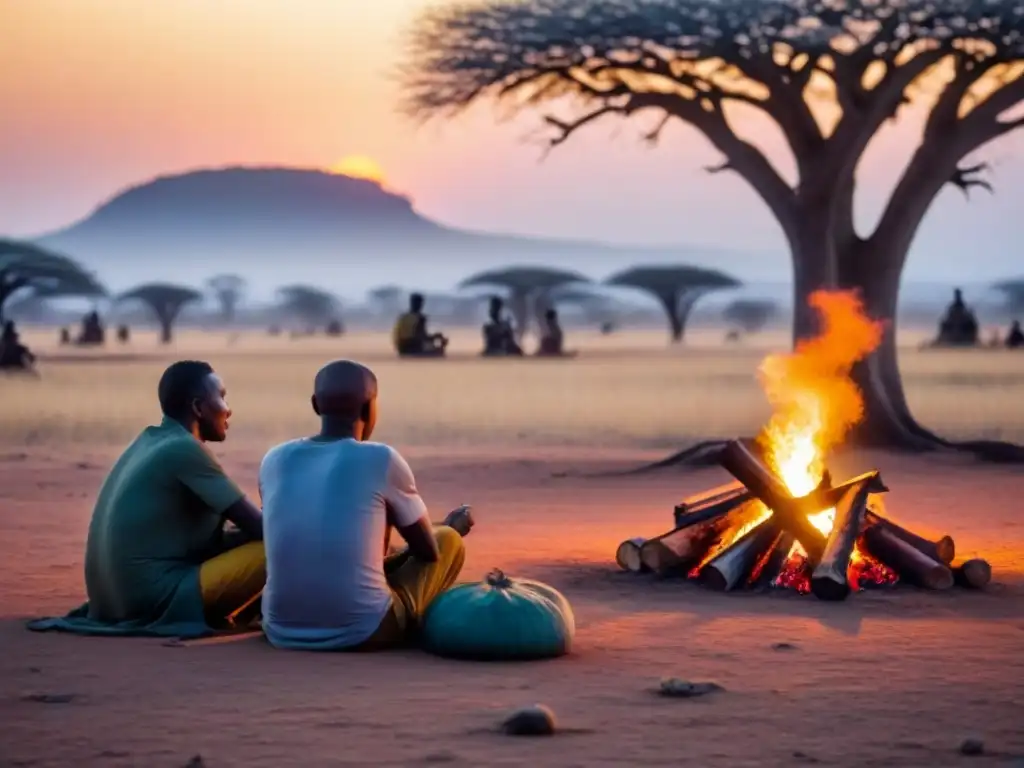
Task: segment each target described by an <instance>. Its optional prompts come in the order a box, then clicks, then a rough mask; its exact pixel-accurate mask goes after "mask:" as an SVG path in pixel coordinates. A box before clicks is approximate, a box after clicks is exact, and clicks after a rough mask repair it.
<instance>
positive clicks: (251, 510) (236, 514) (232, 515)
mask: <svg viewBox="0 0 1024 768" xmlns="http://www.w3.org/2000/svg"><path fill="white" fill-rule="evenodd" d="M224 517H226V518H227V519H228V520H229V521H230V522H232V523H234V524H235V527H237V528H238V530H240V531H241V532H242V533H243V534H244V535H245V537H246V538H247V539H249V540H250V541H263V513H262V512H260V510H259V509H258V508H257V507H256V505H255V504H253V503H252V502H251V501H249V499H247V498H246V497H245V496H243V497H242V498H240V499H239V500H238V501H236V502H235V503H234V504H232V505H231V506H230V507H228V508H227V509H226V510H225V511H224Z"/></svg>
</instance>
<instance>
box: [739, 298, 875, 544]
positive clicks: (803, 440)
mask: <svg viewBox="0 0 1024 768" xmlns="http://www.w3.org/2000/svg"><path fill="white" fill-rule="evenodd" d="M808 303H809V305H810V306H811V307H813V308H814V309H816V310H817V311H818V313H819V314H820V316H821V320H822V332H821V333H820V334H819V335H818V336H816V337H814V338H812V339H808V340H806V341H802V342H800V343H799V344H798V345H797V347H796V349H795V350H794V351H793V352H791V353H787V354H776V355H769V356H768V357H767V358H765V360H764V361H763V363H762V364H761V367H760V369H759V370H758V377H759V379H760V381H761V385H762V387H763V388H764V391H765V394H766V396H767V397H768V402H769V403H770V404H771V406H772V416H771V418H770V419H769V421H768V424H767V425H766V426H765V428H764V430H763V431H762V433H761V435H760V436H759V437H758V442H759V444H760V446H761V448H762V449H763V451H764V454H765V457H766V459H767V461H768V464H769V466H771V468H772V469H774V470H775V472H777V473H778V475H779V477H781V478H782V480H783V481H784V482H785V484H786V487H787V488H788V489H789V491H790V493H792V494H793V495H794V496H803V495H805V494H808V493H810V492H811V491H813V490H814V489H815V488H816V487H817V486H818V484H819V483H820V482H821V479H822V476H823V474H824V471H825V457H826V456H827V455H828V454H829V452H830V451H831V450H832V449H833V448H835V447H836V446H838V445H840V444H841V443H842V442H843V440H844V439H845V438H846V436H847V434H848V433H849V431H850V429H851V428H852V427H853V426H854V425H856V424H857V422H859V421H860V420H861V418H863V415H864V401H863V398H862V396H861V392H860V389H859V388H858V387H857V384H856V383H855V382H854V381H853V379H852V378H850V372H851V371H852V369H853V366H854V365H855V364H856V363H857V362H859V361H861V360H863V359H864V358H865V357H867V356H868V355H869V354H870V353H871V352H872V351H873V350H874V349H875V348H876V347H877V346H878V345H879V343H880V342H881V340H882V332H883V324H882V323H880V322H876V321H874V320H872V319H871V318H869V317H868V316H867V315H866V314H865V313H864V306H863V304H862V302H861V300H860V298H859V297H858V295H857V294H856V293H854V292H852V291H815V292H814V293H812V294H811V295H810V296H809V297H808ZM834 518H835V510H834V509H829V510H825V511H824V512H821V513H819V514H817V515H813V516H811V517H810V518H809V519H810V522H811V523H812V524H813V525H814V527H815V528H817V529H818V530H820V531H821V532H822V533H824V534H825V535H826V536H827V535H828V534H829V533H830V532H831V530H832V523H833V520H834Z"/></svg>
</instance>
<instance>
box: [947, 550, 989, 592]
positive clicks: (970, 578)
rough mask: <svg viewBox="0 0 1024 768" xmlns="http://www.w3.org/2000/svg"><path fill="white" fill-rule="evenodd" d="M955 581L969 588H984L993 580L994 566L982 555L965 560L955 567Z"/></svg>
mask: <svg viewBox="0 0 1024 768" xmlns="http://www.w3.org/2000/svg"><path fill="white" fill-rule="evenodd" d="M953 581H954V582H955V583H956V584H958V585H959V586H961V587H967V588H968V589H984V588H985V587H986V586H988V583H989V582H990V581H992V566H991V565H989V564H988V562H987V561H985V560H982V559H981V558H980V557H979V558H973V559H971V560H965V561H964V562H962V563H961V564H960V565H957V566H954V567H953Z"/></svg>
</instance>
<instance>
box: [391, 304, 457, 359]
mask: <svg viewBox="0 0 1024 768" xmlns="http://www.w3.org/2000/svg"><path fill="white" fill-rule="evenodd" d="M423 303H424V300H423V295H422V294H420V293H414V294H412V295H411V296H410V297H409V311H408V312H406V313H405V314H403V315H402V316H401V317H399V318H398V322H396V323H395V328H394V331H393V334H392V336H393V339H392V340H393V342H394V345H395V350H396V351H397V352H398V354H399V355H401V356H407V355H418V356H426V357H441V356H443V355H444V352H445V349H446V348H447V347H448V339H447V338H446V337H445V336H444V334H441V333H429V332H428V331H427V316H426V315H424V314H423Z"/></svg>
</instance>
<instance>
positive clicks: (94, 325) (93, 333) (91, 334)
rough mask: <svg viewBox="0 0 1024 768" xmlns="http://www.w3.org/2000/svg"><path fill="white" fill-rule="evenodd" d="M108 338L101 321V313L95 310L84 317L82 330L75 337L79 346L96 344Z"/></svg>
mask: <svg viewBox="0 0 1024 768" xmlns="http://www.w3.org/2000/svg"><path fill="white" fill-rule="evenodd" d="M105 340H106V332H105V331H104V329H103V323H101V322H100V316H99V313H98V312H96V311H95V310H94V311H92V312H90V313H88V314H87V315H85V317H83V318H82V330H81V331H79V333H78V338H77V339H75V344H78V345H79V346H94V345H99V344H102V343H103V342H104V341H105Z"/></svg>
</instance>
